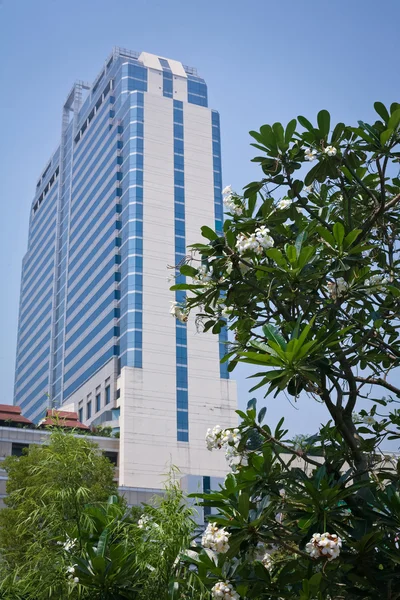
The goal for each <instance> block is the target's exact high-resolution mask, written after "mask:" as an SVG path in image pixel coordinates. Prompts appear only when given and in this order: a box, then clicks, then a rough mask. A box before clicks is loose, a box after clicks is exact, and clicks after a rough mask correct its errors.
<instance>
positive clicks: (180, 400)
mask: <svg viewBox="0 0 400 600" xmlns="http://www.w3.org/2000/svg"><path fill="white" fill-rule="evenodd" d="M176 407H177V408H178V409H179V408H184V409H187V408H188V393H187V390H177V391H176Z"/></svg>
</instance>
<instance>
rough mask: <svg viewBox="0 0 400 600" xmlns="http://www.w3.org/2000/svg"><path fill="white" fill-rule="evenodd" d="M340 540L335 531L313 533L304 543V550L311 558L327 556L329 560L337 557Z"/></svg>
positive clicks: (340, 544) (340, 545)
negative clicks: (306, 542)
mask: <svg viewBox="0 0 400 600" xmlns="http://www.w3.org/2000/svg"><path fill="white" fill-rule="evenodd" d="M341 547H342V540H341V538H340V537H339V536H337V535H336V534H335V533H332V534H331V533H328V532H326V533H314V534H313V536H312V538H311V540H310V541H309V542H308V544H306V552H308V554H309V555H310V556H311V558H327V559H328V560H329V561H331V560H334V559H335V558H338V556H339V554H340V549H341Z"/></svg>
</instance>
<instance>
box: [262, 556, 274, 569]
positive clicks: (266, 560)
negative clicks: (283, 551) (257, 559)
mask: <svg viewBox="0 0 400 600" xmlns="http://www.w3.org/2000/svg"><path fill="white" fill-rule="evenodd" d="M261 562H262V564H263V565H264V567H265V568H266V569H267V571H270V570H271V568H272V566H273V564H274V563H273V560H272V558H271V555H270V554H269V553H268V552H266V553H265V555H264V557H263V559H262V561H261Z"/></svg>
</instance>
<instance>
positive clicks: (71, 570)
mask: <svg viewBox="0 0 400 600" xmlns="http://www.w3.org/2000/svg"><path fill="white" fill-rule="evenodd" d="M67 573H71V574H73V573H75V567H67Z"/></svg>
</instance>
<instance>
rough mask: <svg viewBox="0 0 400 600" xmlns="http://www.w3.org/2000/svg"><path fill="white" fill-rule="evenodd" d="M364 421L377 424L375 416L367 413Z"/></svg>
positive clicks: (368, 423) (367, 423)
mask: <svg viewBox="0 0 400 600" xmlns="http://www.w3.org/2000/svg"><path fill="white" fill-rule="evenodd" d="M362 422H363V423H365V424H366V425H376V424H377V420H376V419H374V417H371V416H370V415H366V416H365V417H363V420H362Z"/></svg>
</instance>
